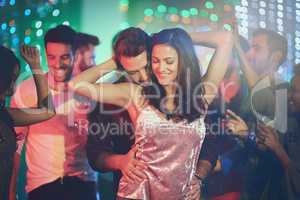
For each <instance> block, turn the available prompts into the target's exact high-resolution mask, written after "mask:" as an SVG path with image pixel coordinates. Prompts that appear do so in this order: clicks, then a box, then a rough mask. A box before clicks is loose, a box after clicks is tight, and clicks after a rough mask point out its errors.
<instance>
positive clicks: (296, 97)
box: [289, 75, 300, 112]
mask: <svg viewBox="0 0 300 200" xmlns="http://www.w3.org/2000/svg"><path fill="white" fill-rule="evenodd" d="M289 109H290V111H292V112H300V76H299V75H296V76H294V77H293V79H292V81H291V86H290V90H289Z"/></svg>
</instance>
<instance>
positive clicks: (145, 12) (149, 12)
mask: <svg viewBox="0 0 300 200" xmlns="http://www.w3.org/2000/svg"><path fill="white" fill-rule="evenodd" d="M153 14H154V12H153V10H152V9H151V8H146V9H145V10H144V15H146V16H152V15H153Z"/></svg>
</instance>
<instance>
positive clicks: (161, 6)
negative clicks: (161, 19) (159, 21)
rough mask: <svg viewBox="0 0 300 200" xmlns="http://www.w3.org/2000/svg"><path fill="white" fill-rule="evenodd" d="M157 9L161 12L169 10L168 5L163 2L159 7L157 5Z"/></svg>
mask: <svg viewBox="0 0 300 200" xmlns="http://www.w3.org/2000/svg"><path fill="white" fill-rule="evenodd" d="M157 11H158V12H160V13H165V12H167V7H166V6H165V5H163V4H160V5H159V6H158V7H157Z"/></svg>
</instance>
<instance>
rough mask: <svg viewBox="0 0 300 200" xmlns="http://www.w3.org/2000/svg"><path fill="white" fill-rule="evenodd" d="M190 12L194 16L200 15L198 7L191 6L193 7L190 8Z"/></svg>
mask: <svg viewBox="0 0 300 200" xmlns="http://www.w3.org/2000/svg"><path fill="white" fill-rule="evenodd" d="M190 13H191V15H193V16H195V15H198V9H197V8H191V9H190Z"/></svg>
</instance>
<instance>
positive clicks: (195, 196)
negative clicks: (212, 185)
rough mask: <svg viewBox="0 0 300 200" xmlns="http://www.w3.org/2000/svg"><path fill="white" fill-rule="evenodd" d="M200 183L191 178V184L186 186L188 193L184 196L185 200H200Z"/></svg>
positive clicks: (194, 177)
mask: <svg viewBox="0 0 300 200" xmlns="http://www.w3.org/2000/svg"><path fill="white" fill-rule="evenodd" d="M201 184H202V183H201V181H200V180H199V179H198V178H197V177H196V176H193V179H192V181H191V184H190V185H189V186H188V187H189V188H188V190H189V191H188V193H187V194H186V196H185V198H184V199H185V200H200V197H201Z"/></svg>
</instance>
